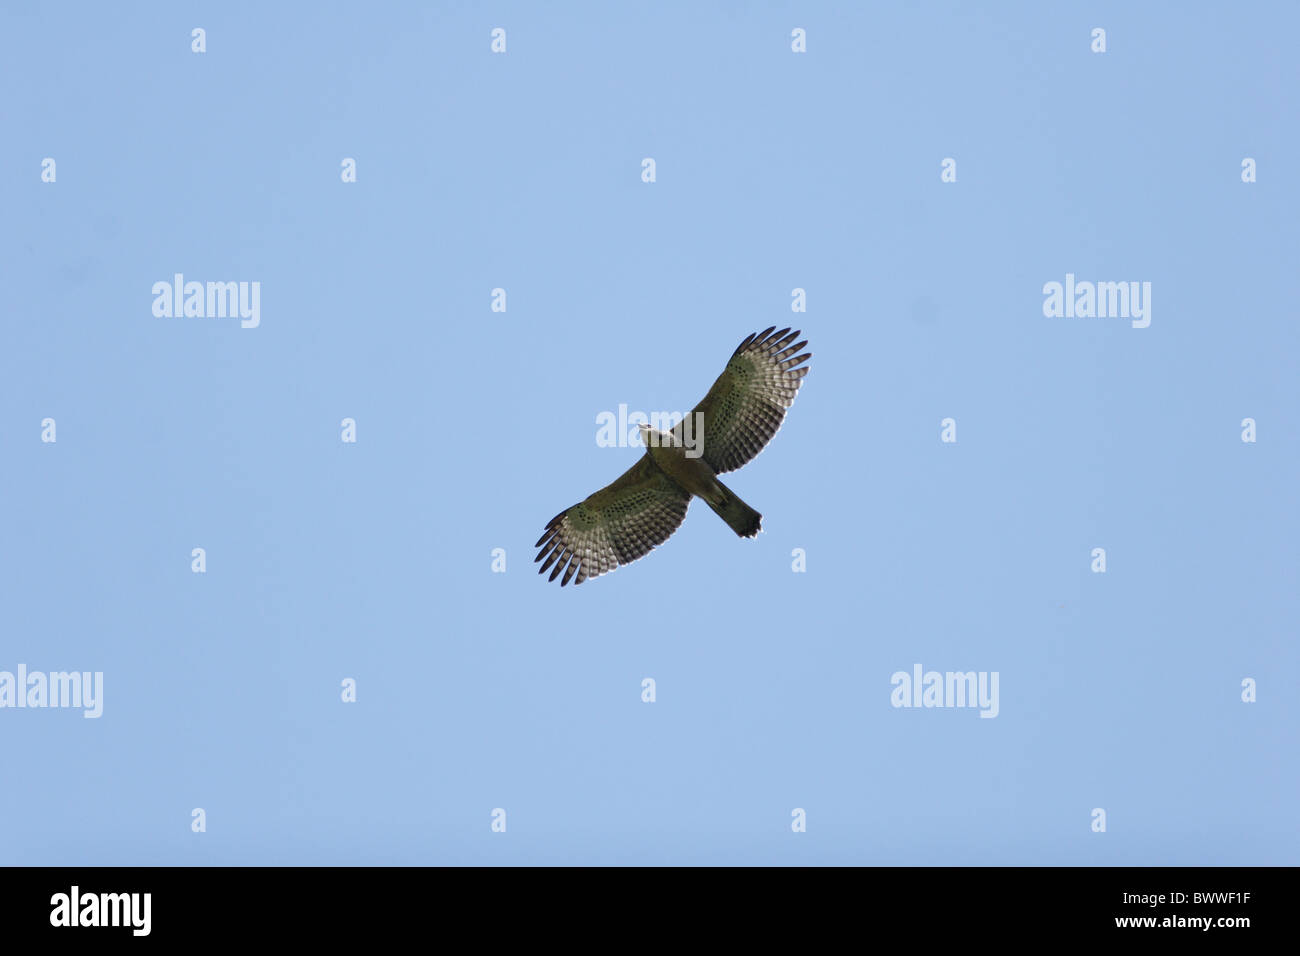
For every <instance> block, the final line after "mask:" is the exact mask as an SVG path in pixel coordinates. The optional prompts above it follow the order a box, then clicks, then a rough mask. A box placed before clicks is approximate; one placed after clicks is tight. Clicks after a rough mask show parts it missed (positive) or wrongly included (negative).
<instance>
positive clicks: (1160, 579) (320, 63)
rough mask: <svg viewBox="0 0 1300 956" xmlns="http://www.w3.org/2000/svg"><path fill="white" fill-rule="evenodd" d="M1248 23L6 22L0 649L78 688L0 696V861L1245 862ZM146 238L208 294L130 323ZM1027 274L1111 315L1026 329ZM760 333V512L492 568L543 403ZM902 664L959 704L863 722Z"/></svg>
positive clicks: (1257, 62)
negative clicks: (779, 371) (2, 769)
mask: <svg viewBox="0 0 1300 956" xmlns="http://www.w3.org/2000/svg"><path fill="white" fill-rule="evenodd" d="M195 27H202V28H203V29H204V30H205V31H206V52H204V53H202V54H198V53H194V52H192V50H191V42H192V41H191V30H192V29H193V28H195ZM497 27H500V28H503V29H504V30H505V31H506V42H507V47H506V52H505V53H504V54H493V53H492V52H491V49H490V44H491V31H492V30H493V28H497ZM796 27H798V28H802V29H804V30H805V31H806V36H807V52H806V53H794V52H792V50H791V42H792V41H791V31H792V30H793V29H795V28H796ZM1096 27H1102V28H1104V29H1105V30H1106V45H1107V48H1106V52H1104V53H1094V52H1092V50H1091V49H1090V45H1091V43H1092V40H1091V34H1092V30H1093V29H1094V28H1096ZM1298 29H1300V11H1298V10H1297V8H1296V7H1295V6H1294V5H1293V4H1288V3H1280V2H1279V3H1267V4H1246V5H1238V6H1236V7H1234V8H1233V9H1232V10H1231V11H1227V12H1225V11H1224V10H1223V9H1222V8H1217V7H1214V6H1210V5H1186V4H1180V5H1173V4H1143V5H1140V7H1139V8H1137V9H1134V8H1132V7H1131V6H1130V5H1126V4H1099V5H1098V4H1093V5H1087V6H1085V5H1081V4H1080V5H1072V4H1051V5H1045V4H1031V3H1024V4H997V5H993V4H989V5H984V6H983V8H981V7H979V6H977V5H974V4H894V5H871V6H870V7H869V8H868V7H867V6H866V5H861V6H859V5H855V4H801V5H795V4H767V3H759V4H739V3H725V4H724V3H704V4H675V3H664V4H656V5H651V6H648V7H647V6H644V5H630V4H628V5H622V4H619V5H607V4H588V5H576V4H548V5H545V6H539V5H536V4H523V3H521V4H491V3H485V4H444V3H438V4H432V3H424V4H391V5H381V6H380V7H379V8H377V9H374V8H364V7H346V8H345V7H343V6H341V5H340V6H337V7H333V8H330V7H326V8H324V9H323V10H322V11H321V12H320V13H318V14H316V15H313V16H312V17H311V18H309V19H308V18H304V17H303V16H302V14H301V13H300V12H299V11H297V10H293V9H289V8H285V9H267V8H265V6H264V5H258V4H248V3H243V4H195V5H186V6H184V7H177V6H175V5H169V4H130V5H127V6H125V7H115V8H113V9H107V8H102V7H100V6H98V5H91V4H63V5H42V6H39V7H36V6H32V5H27V6H13V5H10V6H9V7H7V8H6V9H5V10H4V12H3V13H0V78H2V80H3V85H4V93H5V95H4V96H3V97H0V123H2V125H3V129H4V137H3V141H2V143H0V204H2V207H3V209H4V213H5V223H6V228H5V229H4V230H3V232H0V254H2V256H3V260H2V261H3V262H4V263H5V265H4V267H3V269H0V289H2V290H3V294H4V298H5V300H6V302H7V307H6V309H5V312H4V318H3V323H2V325H0V336H3V338H2V339H0V448H3V455H4V459H3V461H4V468H3V469H0V494H3V500H4V502H5V504H4V507H3V508H0V541H2V542H3V547H0V601H2V602H3V607H4V613H3V617H2V618H0V671H11V672H12V671H15V670H16V668H17V667H18V666H19V665H23V666H25V667H26V668H27V669H28V670H29V671H42V672H54V671H64V670H77V671H89V672H102V673H103V675H104V677H103V681H104V684H103V687H104V694H103V714H102V716H101V717H99V718H98V719H93V720H91V719H84V718H83V716H82V714H81V712H80V711H78V710H75V709H53V708H46V709H30V708H24V709H8V708H0V750H2V751H3V752H4V754H5V766H6V774H5V781H6V785H5V786H3V787H0V821H3V825H4V830H5V832H6V834H7V837H6V839H5V841H4V843H3V846H0V862H4V863H20V864H292V863H303V864H348V863H367V864H388V863H394V864H439V863H459V864H466V863H468V864H542V863H551V864H554V863H559V864H581V863H619V864H646V863H648V864H660V863H700V864H781V863H799V864H849V863H852V864H877V863H884V864H975V863H993V864H1057V863H1060V864H1138V865H1157V864H1175V865H1177V864H1200V863H1209V864H1292V865H1294V864H1296V863H1300V837H1298V836H1297V831H1296V828H1295V826H1294V808H1295V805H1296V802H1297V798H1298V797H1300V771H1298V770H1297V764H1296V761H1295V754H1296V750H1297V730H1298V729H1300V709H1298V707H1297V702H1296V695H1295V689H1296V681H1295V675H1296V673H1297V668H1298V667H1300V653H1298V652H1297V649H1296V640H1295V628H1296V621H1297V611H1298V610H1300V607H1298V603H1300V601H1298V599H1297V593H1298V589H1297V570H1298V569H1300V555H1298V553H1297V545H1296V540H1297V539H1296V534H1297V524H1298V520H1297V519H1298V518H1300V514H1298V512H1297V504H1296V494H1295V487H1296V478H1297V470H1298V468H1297V466H1298V465H1300V455H1298V454H1297V447H1298V445H1297V442H1298V440H1300V434H1298V429H1297V411H1298V410H1300V409H1298V408H1297V394H1296V382H1297V371H1298V370H1297V355H1300V350H1298V349H1297V346H1298V345H1300V333H1298V332H1297V328H1298V326H1297V318H1298V316H1297V313H1296V304H1295V294H1294V281H1295V263H1296V262H1297V259H1298V254H1300V241H1298V240H1297V232H1296V228H1295V222H1296V213H1297V208H1298V205H1300V204H1298V203H1297V198H1298V196H1297V186H1296V179H1295V175H1294V169H1295V164H1296V154H1297V148H1298V147H1300V137H1298V136H1297V128H1296V123H1295V117H1296V115H1297V105H1298V104H1297V98H1298V97H1300V76H1298V75H1297V74H1298V72H1300V70H1298V69H1297V60H1296V57H1295V55H1294V51H1293V49H1292V46H1293V42H1292V38H1293V37H1294V36H1295V35H1296V33H1297V30H1298ZM647 157H650V158H653V159H654V160H655V164H656V178H655V182H653V183H646V182H643V181H642V175H641V174H642V160H643V159H645V158H647ZM1247 157H1249V158H1252V159H1254V160H1255V162H1256V169H1257V181H1256V182H1253V183H1244V182H1243V181H1242V161H1243V159H1245V158H1247ZM46 158H52V159H54V160H55V163H56V166H55V169H56V178H55V181H54V182H43V181H42V163H43V160H44V159H46ZM344 158H352V159H354V160H355V161H356V170H357V181H356V182H355V183H344V182H342V181H341V175H340V171H341V163H342V161H343V160H344ZM947 158H952V159H954V160H955V162H956V173H957V177H956V181H955V182H942V181H941V175H940V174H941V163H942V162H943V160H945V159H947ZM176 273H183V274H184V275H185V277H186V278H187V279H191V280H197V281H205V282H206V281H247V282H258V283H260V286H259V287H260V290H261V300H260V324H259V325H258V326H257V327H256V328H248V329H245V328H241V327H240V323H239V321H238V320H232V319H220V318H177V317H173V318H160V317H157V316H155V315H154V314H153V310H152V306H153V301H154V296H153V294H152V292H151V289H152V287H153V285H154V283H155V282H158V281H170V280H171V278H172V276H173V275H174V274H176ZM1067 274H1072V275H1074V276H1076V277H1077V279H1079V280H1081V281H1082V280H1089V281H1107V282H1109V281H1117V282H1118V281H1123V282H1128V281H1134V282H1139V283H1141V282H1149V283H1151V293H1150V306H1151V312H1150V317H1151V323H1150V325H1149V327H1147V328H1134V327H1132V325H1131V323H1130V322H1129V321H1128V320H1126V319H1122V318H1091V319H1086V318H1069V319H1067V318H1048V317H1046V316H1045V315H1044V313H1043V302H1044V292H1043V288H1044V285H1045V284H1046V283H1049V282H1054V281H1055V282H1064V281H1065V277H1066V275H1067ZM496 288H503V289H505V290H506V294H507V309H506V311H505V312H494V311H492V309H491V302H492V290H493V289H496ZM796 288H800V289H804V290H805V291H806V297H807V311H806V312H805V313H802V314H796V313H792V311H791V302H792V298H791V293H792V290H793V289H796ZM771 325H776V326H778V327H782V326H787V325H794V326H797V327H801V328H802V329H803V330H804V333H805V335H806V336H807V337H808V338H809V339H810V348H811V349H812V351H813V353H814V356H813V359H812V361H811V368H812V370H811V372H810V374H809V375H808V377H807V379H806V380H805V385H804V387H803V389H802V391H801V392H800V394H799V397H798V400H797V401H796V402H795V405H794V407H793V409H792V410H791V412H790V414H789V415H788V417H787V419H786V422H785V426H784V428H783V429H782V430H781V432H780V434H779V435H778V436H777V437H776V438H775V440H774V441H773V442H772V443H771V445H770V446H769V447H768V448H767V450H766V451H764V453H763V454H762V455H761V456H759V457H758V458H757V459H756V460H755V461H754V462H752V463H751V464H750V465H748V466H746V467H745V468H744V469H743V470H741V471H739V472H737V473H735V474H732V475H730V476H728V478H727V482H728V484H729V485H730V486H731V487H732V488H733V489H734V490H735V491H736V492H737V493H738V494H739V495H741V496H742V497H743V498H744V499H745V500H746V501H748V502H749V503H750V504H752V505H753V506H754V507H756V508H758V509H759V510H760V511H761V512H762V513H763V514H764V529H765V530H764V533H763V534H762V535H760V536H759V538H758V539H756V540H753V541H749V540H740V539H738V538H737V537H736V536H735V535H734V534H733V533H732V532H731V531H730V530H729V529H727V527H726V526H725V525H724V524H723V523H722V522H721V521H719V520H718V519H717V518H716V517H715V516H714V515H713V514H712V513H711V512H710V511H709V510H708V509H707V508H706V507H705V506H703V505H702V504H701V503H700V502H698V501H697V502H696V503H695V504H693V505H692V507H691V509H690V513H689V514H688V516H687V519H686V521H685V523H684V525H683V526H682V528H681V529H680V530H679V531H678V532H677V534H676V535H674V536H673V537H672V539H671V540H670V541H668V542H667V543H666V544H665V545H664V546H663V547H662V548H661V549H659V550H658V551H656V552H654V553H653V554H651V555H650V556H648V557H647V558H645V559H643V560H642V561H640V562H638V563H636V564H635V565H633V566H632V567H630V568H624V569H621V570H619V571H618V572H616V573H614V574H612V575H609V576H606V577H602V578H599V579H596V580H592V581H590V582H588V583H586V584H584V585H583V586H582V587H580V588H577V589H574V588H573V587H569V588H565V589H563V590H561V589H560V588H559V587H558V586H556V585H554V584H550V585H548V584H547V583H546V582H545V581H544V579H541V578H538V577H537V575H536V574H535V573H534V566H533V564H532V557H533V554H534V549H533V547H532V545H533V542H534V541H535V540H536V539H537V536H538V535H539V534H540V533H541V531H542V528H543V526H544V525H545V523H546V521H547V520H548V519H549V518H550V517H551V516H552V515H554V514H555V513H556V512H558V511H560V510H561V509H563V508H565V507H567V506H568V505H570V504H573V503H574V502H576V501H578V500H580V499H581V498H583V497H585V496H586V495H588V494H590V493H591V492H593V491H595V490H596V489H598V488H599V487H601V486H602V485H604V484H605V483H607V482H608V481H610V480H612V479H613V478H615V477H616V476H617V475H619V474H621V473H622V472H623V471H624V470H625V469H626V468H627V467H629V466H630V465H631V464H632V463H633V462H634V461H635V460H636V457H637V455H638V454H640V451H639V450H638V449H635V448H602V447H599V446H598V445H597V443H596V441H595V436H596V417H597V415H599V414H600V413H601V412H602V411H616V410H617V409H618V406H619V405H620V404H621V403H626V404H627V405H628V407H629V408H630V409H640V410H647V411H649V410H679V411H684V410H686V409H688V408H689V407H690V406H691V405H692V404H693V403H694V402H695V401H697V400H698V399H699V398H700V397H702V396H703V394H704V392H705V391H706V390H707V388H708V386H709V385H710V384H711V382H712V381H713V378H714V377H715V376H716V375H717V374H718V373H719V372H720V371H721V370H722V367H723V365H724V364H725V361H726V359H727V357H728V356H729V355H730V354H731V351H732V350H733V349H734V348H735V346H736V345H737V344H738V343H739V342H740V340H741V339H742V338H744V336H745V335H746V334H748V333H749V332H752V331H756V330H759V329H763V328H766V327H768V326H771ZM46 418H52V419H54V420H55V422H56V437H57V440H56V441H55V442H53V443H49V442H44V441H42V431H43V426H42V422H43V420H44V419H46ZM345 418H351V419H353V420H355V422H356V430H357V431H356V434H357V441H356V442H355V443H344V442H343V441H341V438H340V434H341V430H342V429H341V422H342V420H343V419H345ZM947 418H952V419H953V420H954V421H955V422H956V436H957V441H956V442H955V443H953V442H943V441H941V426H940V423H941V421H943V420H944V419H947ZM1246 418H1251V419H1253V420H1254V421H1255V423H1256V439H1257V440H1256V441H1255V442H1243V441H1242V431H1243V428H1242V424H1241V423H1242V421H1243V419H1246ZM194 548H203V549H204V550H205V553H206V571H205V573H202V574H196V573H193V572H192V570H191V560H192V559H191V553H192V550H193V549H194ZM496 548H501V549H504V550H505V553H506V571H505V573H493V570H492V563H493V559H492V551H493V549H496ZM1094 548H1104V549H1105V551H1106V562H1107V563H1106V571H1105V573H1094V572H1093V571H1092V569H1091V566H1092V564H1093V557H1092V552H1093V549H1094ZM794 549H803V552H804V554H805V556H806V568H807V570H806V571H805V572H803V573H796V572H794V571H793V570H792V561H793V558H792V553H793V552H794ZM918 664H919V665H921V666H922V667H923V668H924V669H925V670H936V671H939V672H947V671H962V672H965V671H976V672H983V673H990V674H991V673H993V672H997V674H998V675H999V688H1000V691H999V693H1000V700H999V711H998V715H997V717H996V718H994V719H981V718H980V717H979V714H978V711H977V710H974V709H970V708H896V707H893V706H891V692H892V690H893V687H892V685H891V676H892V675H893V674H895V672H898V671H905V672H909V673H910V672H911V670H912V668H913V667H914V666H915V665H918ZM348 678H350V679H353V680H355V681H356V686H357V701H356V702H355V703H344V702H342V701H341V699H340V696H341V692H340V685H341V681H343V680H344V679H348ZM645 678H653V679H654V681H655V682H656V694H657V697H656V700H655V702H654V703H644V702H643V701H642V699H641V689H642V681H643V679H645ZM1248 678H1249V679H1252V680H1253V681H1255V682H1256V688H1257V700H1256V701H1255V702H1254V703H1246V702H1243V700H1242V699H1241V697H1242V681H1243V680H1245V679H1248ZM195 808H202V809H203V811H204V814H205V819H206V831H205V832H201V833H196V832H194V831H193V830H192V827H191V820H192V811H193V810H194V809H195ZM496 808H503V809H504V810H505V811H506V814H507V828H506V832H505V833H495V832H492V829H491V814H492V812H493V810H494V809H496ZM796 808H800V809H802V810H804V811H805V813H806V820H807V827H806V832H802V833H796V832H793V831H792V826H791V823H792V811H793V810H794V809H796ZM1095 808H1101V809H1104V810H1105V813H1106V830H1105V832H1094V830H1093V820H1094V817H1093V811H1094V809H1095Z"/></svg>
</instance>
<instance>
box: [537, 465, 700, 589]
mask: <svg viewBox="0 0 1300 956" xmlns="http://www.w3.org/2000/svg"><path fill="white" fill-rule="evenodd" d="M690 501H691V496H690V493H689V492H687V491H686V490H685V489H684V488H682V486H681V485H679V484H677V482H675V481H673V480H672V479H671V478H669V477H668V476H667V475H666V474H664V472H663V471H662V470H661V469H660V468H659V466H658V465H656V464H655V463H654V460H653V459H652V458H651V457H650V455H649V454H648V453H647V454H645V455H642V456H641V460H640V461H638V462H637V463H636V464H635V465H633V466H632V467H631V468H629V469H628V470H627V471H625V472H624V473H623V474H622V475H621V476H619V478H618V479H617V480H616V481H614V483H613V484H610V485H606V486H605V487H604V488H602V489H600V491H598V492H596V493H595V494H594V495H592V496H591V497H589V498H587V499H586V500H585V501H581V502H579V503H578V504H576V505H574V506H573V507H571V508H569V509H568V510H566V511H561V512H560V513H559V514H558V515H556V516H555V517H554V518H552V519H551V520H550V523H549V524H547V526H546V533H545V534H543V535H542V536H541V538H539V539H538V541H537V547H539V548H541V550H540V551H538V552H537V557H536V558H534V559H533V560H534V562H537V561H541V560H542V559H543V558H545V559H546V561H545V563H544V564H542V566H541V568H540V569H539V570H538V573H539V574H544V573H545V572H546V569H547V568H549V567H550V566H551V565H552V564H554V565H555V570H553V571H552V572H551V577H550V579H549V580H551V581H554V580H555V578H556V577H557V576H558V575H559V573H560V572H561V571H563V572H564V577H563V578H561V579H560V586H561V587H563V586H564V585H566V584H568V583H569V579H570V578H572V577H573V576H574V575H575V574H576V575H577V580H576V581H575V582H574V583H575V584H581V583H582V582H583V581H585V580H587V578H594V577H596V576H597V575H600V574H604V573H605V572H607V571H613V570H614V569H615V568H617V567H618V566H619V565H623V564H631V563H632V562H633V561H635V560H636V559H637V558H639V557H642V556H643V555H646V554H649V553H650V551H651V550H653V549H654V548H656V547H658V546H659V545H661V544H663V543H664V542H665V541H667V540H668V537H669V535H671V534H672V533H673V532H674V531H676V530H677V528H678V526H680V525H681V523H682V519H684V518H685V517H686V506H687V505H688V504H690ZM566 566H567V570H566Z"/></svg>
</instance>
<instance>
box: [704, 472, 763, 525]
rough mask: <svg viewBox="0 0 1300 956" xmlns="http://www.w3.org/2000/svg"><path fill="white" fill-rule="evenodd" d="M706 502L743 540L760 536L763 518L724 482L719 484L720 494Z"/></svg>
mask: <svg viewBox="0 0 1300 956" xmlns="http://www.w3.org/2000/svg"><path fill="white" fill-rule="evenodd" d="M704 502H705V504H707V505H708V506H709V507H710V508H712V509H713V510H714V511H716V512H717V513H718V517H719V518H721V519H722V520H723V521H725V522H727V524H729V525H731V530H732V531H734V532H736V534H738V535H740V536H741V537H742V538H752V537H754V535H756V534H758V531H759V528H760V527H761V525H762V522H763V516H762V515H761V514H759V513H758V512H757V511H755V510H754V509H753V508H751V507H750V506H749V505H747V504H745V503H744V502H743V501H741V500H740V496H739V495H737V494H736V493H735V492H734V491H732V490H731V489H730V488H728V487H727V486H726V485H724V484H723V483H722V482H720V481H719V482H718V494H715V495H710V496H709V497H706V498H705V499H704Z"/></svg>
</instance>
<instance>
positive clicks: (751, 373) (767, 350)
mask: <svg viewBox="0 0 1300 956" xmlns="http://www.w3.org/2000/svg"><path fill="white" fill-rule="evenodd" d="M775 328H776V326H772V328H770V329H768V330H767V331H766V332H759V333H757V334H753V335H750V336H748V337H746V339H745V341H743V342H741V343H740V347H739V348H737V349H736V351H735V352H734V353H733V354H732V356H731V360H730V361H729V362H727V367H726V368H725V369H723V372H722V374H721V375H719V376H718V380H717V381H716V382H714V383H713V387H712V388H711V389H709V394H707V395H705V396H704V398H703V400H701V402H700V403H699V404H698V405H696V406H695V408H694V409H692V411H691V412H690V414H689V415H687V416H686V418H684V419H682V421H680V422H678V423H677V426H676V427H675V428H674V429H673V437H674V438H676V439H677V441H678V442H679V443H681V442H682V441H683V434H682V429H683V428H684V427H686V426H687V425H689V426H690V427H691V428H692V429H694V428H695V425H696V422H697V421H698V418H697V416H698V415H699V414H703V416H704V456H703V457H704V460H705V461H707V462H708V463H709V464H710V465H711V466H712V467H713V470H714V471H715V472H717V473H718V474H720V475H721V474H723V473H724V472H728V471H735V470H736V469H737V468H739V467H740V466H741V465H743V464H745V462H747V461H749V460H750V459H752V458H753V457H754V456H755V455H757V454H758V453H759V452H760V451H762V450H763V446H764V445H766V444H767V443H768V442H769V441H771V440H772V436H773V435H775V434H776V433H777V430H778V429H779V428H780V427H781V422H782V421H783V420H784V419H785V411H786V409H787V408H789V407H790V406H791V405H792V404H794V396H795V393H797V392H798V391H799V386H800V385H801V384H802V383H803V377H804V376H805V375H807V374H808V366H807V365H802V363H803V362H805V361H807V360H808V359H810V358H812V353H811V352H805V353H804V354H802V355H799V354H797V353H798V352H799V350H800V349H801V348H803V347H804V346H805V345H807V344H808V342H807V341H806V340H805V341H803V342H795V344H793V345H791V344H790V343H791V342H794V340H795V339H797V338H798V337H799V330H798V329H795V330H794V331H793V332H791V331H790V330H789V329H782V330H781V331H780V332H773V331H772V329H775ZM693 434H694V435H695V437H694V440H695V441H699V435H698V432H695V433H693Z"/></svg>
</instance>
